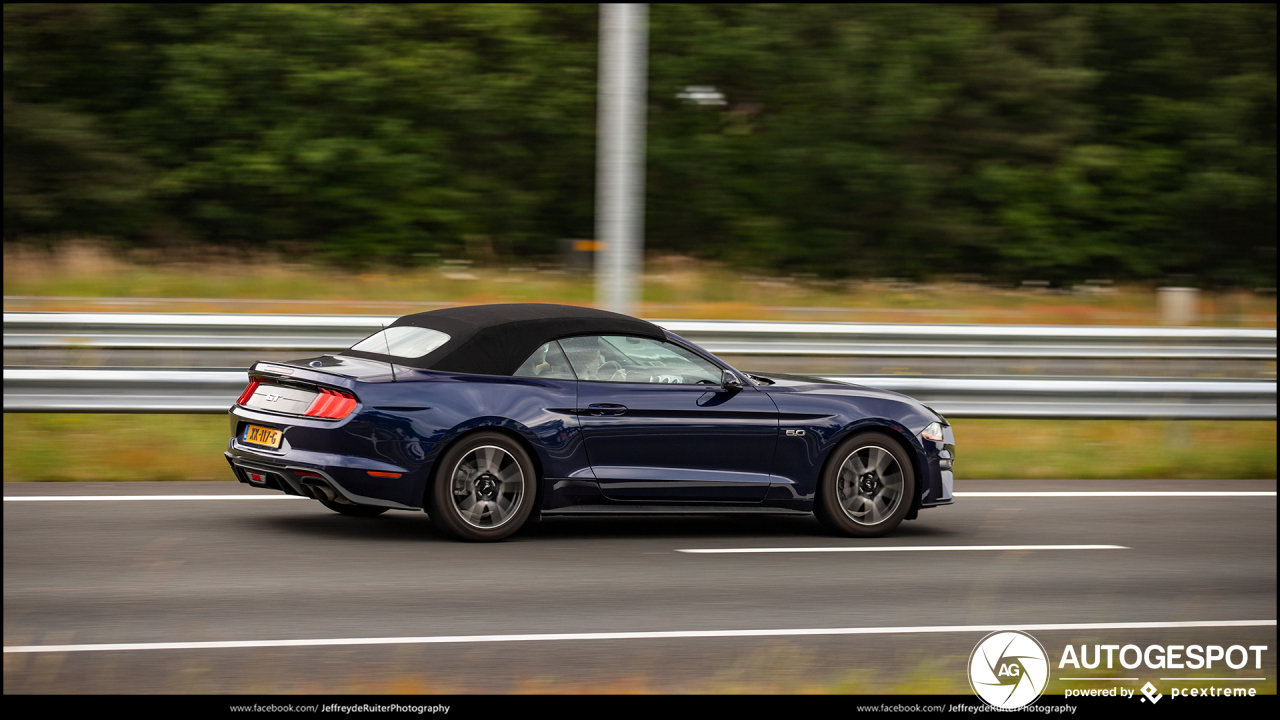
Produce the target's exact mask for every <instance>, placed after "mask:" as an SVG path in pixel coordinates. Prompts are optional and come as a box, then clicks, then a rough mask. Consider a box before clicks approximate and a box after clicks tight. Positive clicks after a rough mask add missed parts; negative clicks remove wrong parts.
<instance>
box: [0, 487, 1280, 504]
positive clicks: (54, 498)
mask: <svg viewBox="0 0 1280 720" xmlns="http://www.w3.org/2000/svg"><path fill="white" fill-rule="evenodd" d="M955 496H956V497H971V498H997V497H999V498H1004V497H1029V498H1036V497H1209V498H1214V497H1218V498H1221V497H1275V496H1276V492H1275V491H1274V490H1248V491H1245V490H1238V491H1228V490H1224V491H1203V490H1167V491H1158V490H1105V491H1097V492H1090V491H1071V490H1064V491H1026V492H1021V491H1009V492H1005V491H998V492H963V491H962V492H957V493H955ZM307 499H309V498H304V497H300V496H297V495H6V496H5V498H4V500H5V502H10V501H12V502H81V501H98V500H307Z"/></svg>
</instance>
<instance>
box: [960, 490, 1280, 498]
mask: <svg viewBox="0 0 1280 720" xmlns="http://www.w3.org/2000/svg"><path fill="white" fill-rule="evenodd" d="M953 495H955V496H956V497H974V498H989V497H1209V498H1213V497H1275V496H1276V491H1275V490H1099V491H1086V490H1079V491H1077V490H1044V491H1040V490H1034V491H1032V490H1029V491H1026V492H1023V491H1009V492H1005V491H995V492H957V493H953Z"/></svg>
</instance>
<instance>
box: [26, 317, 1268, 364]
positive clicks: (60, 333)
mask: <svg viewBox="0 0 1280 720" xmlns="http://www.w3.org/2000/svg"><path fill="white" fill-rule="evenodd" d="M395 319H396V318H395V317H380V316H368V315H224V314H195V313H191V314H180V313H175V314H144V313H20V312H14V313H5V315H4V347H5V349H6V350H19V349H44V348H61V349H76V348H82V349H88V348H99V349H141V350H262V351H285V350H287V351H299V352H326V351H337V350H341V349H343V348H346V347H350V346H351V345H353V344H354V343H356V342H357V341H359V340H360V339H362V338H364V337H367V336H368V335H370V334H372V333H373V332H375V331H377V330H378V329H379V328H380V327H381V326H383V325H386V324H390V323H392V322H394V321H395ZM654 322H656V323H657V324H658V325H661V326H662V327H665V328H667V329H668V330H671V331H672V332H674V333H677V334H679V335H681V336H682V337H685V338H687V339H689V340H690V341H692V342H695V343H698V344H699V345H701V346H703V347H705V348H706V349H707V350H709V351H711V352H713V353H717V354H723V355H732V356H845V357H969V358H1082V359H1084V358H1093V359H1114V360H1123V359H1186V360H1192V359H1194V360H1275V359H1276V331H1275V330H1272V329H1238V328H1160V327H1112V326H1089V327H1079V326H1057V325H915V324H908V325H899V324H884V323H813V322H744V321H704V320H656V321H654Z"/></svg>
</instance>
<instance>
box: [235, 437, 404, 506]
mask: <svg viewBox="0 0 1280 720" xmlns="http://www.w3.org/2000/svg"><path fill="white" fill-rule="evenodd" d="M222 455H223V457H225V458H226V459H227V463H228V464H229V465H231V471H232V472H233V473H235V476H236V479H237V480H239V481H240V482H242V483H244V484H246V485H249V486H250V487H259V488H263V489H266V490H277V491H279V492H283V493H285V494H286V495H297V496H300V497H309V498H314V499H317V500H327V501H329V502H337V503H344V504H351V505H372V506H375V507H385V508H392V509H396V510H420V509H421V508H418V507H414V506H411V505H404V504H401V503H398V502H395V501H394V500H386V499H383V498H376V497H369V496H368V495H360V494H358V493H354V492H352V491H351V490H350V489H348V488H347V487H345V486H344V485H343V483H342V482H340V481H339V480H338V479H337V476H338V475H341V474H342V471H344V470H349V469H347V468H333V467H328V466H314V465H304V464H300V463H293V462H289V461H288V460H287V459H284V458H272V457H264V456H261V455H257V454H254V453H248V452H245V451H243V450H240V449H238V448H236V447H235V441H234V440H233V441H232V442H231V447H230V448H229V449H228V450H227V451H226V452H224V453H223V454H222ZM335 470H337V472H335Z"/></svg>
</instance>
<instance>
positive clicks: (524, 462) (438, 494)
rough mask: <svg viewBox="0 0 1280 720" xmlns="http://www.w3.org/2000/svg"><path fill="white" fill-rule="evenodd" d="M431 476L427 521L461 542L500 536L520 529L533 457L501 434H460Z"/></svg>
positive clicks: (529, 498) (530, 495)
mask: <svg viewBox="0 0 1280 720" xmlns="http://www.w3.org/2000/svg"><path fill="white" fill-rule="evenodd" d="M434 476H435V477H434V479H433V481H432V484H431V491H430V497H429V500H428V513H430V515H431V520H432V522H434V523H435V524H436V527H438V528H440V530H441V531H443V532H445V533H448V534H450V535H453V536H454V537H457V538H460V539H462V540H471V541H474V542H492V541H494V540H501V539H503V538H505V537H507V536H509V535H511V534H512V533H514V532H515V531H517V530H519V529H520V526H521V525H523V524H524V521H525V520H527V519H528V518H529V513H530V512H531V511H532V509H533V501H534V497H535V484H534V483H535V481H536V477H537V476H536V475H535V473H534V469H533V461H532V460H530V458H529V454H528V453H527V452H525V450H524V448H523V447H521V446H520V444H519V443H517V442H516V441H515V440H512V439H511V438H509V437H508V436H506V435H503V434H502V433H496V432H479V433H476V434H474V435H471V436H468V437H466V438H464V439H463V440H462V441H460V442H458V443H457V444H455V445H454V446H453V447H451V448H449V450H448V451H447V452H446V453H444V455H443V456H441V458H440V459H439V460H438V461H437V462H436V470H435V473H434Z"/></svg>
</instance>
